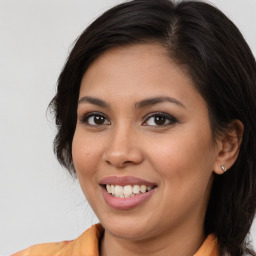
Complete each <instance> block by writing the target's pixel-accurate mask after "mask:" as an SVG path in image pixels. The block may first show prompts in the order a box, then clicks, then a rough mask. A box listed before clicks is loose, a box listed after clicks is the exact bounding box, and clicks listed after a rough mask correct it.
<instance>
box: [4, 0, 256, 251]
mask: <svg viewBox="0 0 256 256" xmlns="http://www.w3.org/2000/svg"><path fill="white" fill-rule="evenodd" d="M119 2H122V1H117V0H94V1H93V2H92V1H89V0H83V1H82V0H72V1H71V0H45V1H36V0H22V1H20V0H0V160H1V161H0V172H1V179H0V255H9V254H10V253H14V252H15V251H18V250H21V249H23V248H26V247H28V246H30V245H32V244H37V243H43V242H50V241H62V240H70V239H74V238H76V237H77V236H78V235H80V234H81V233H82V232H83V231H84V230H85V229H86V228H88V227H90V226H91V225H92V224H93V223H95V222H97V218H96V217H95V216H94V215H93V213H92V211H91V210H90V207H89V206H88V205H87V203H86V201H85V199H84V197H83V194H82V192H81V190H80V188H79V185H78V182H77V181H74V180H72V179H71V178H70V177H69V175H67V173H66V172H65V171H64V170H63V169H62V168H61V167H60V166H59V164H58V163H57V160H56V159H55V157H54V155H53V152H52V140H53V137H54V134H55V128H54V124H53V122H52V120H51V118H50V117H48V118H47V116H46V109H47V105H48V103H49V102H50V100H51V98H52V97H53V95H54V93H55V90H56V80H57V77H58V74H59V72H60V70H61V68H62V66H63V64H64V62H65V59H66V57H67V54H68V52H69V51H70V49H71V47H72V42H73V41H74V40H75V39H76V38H77V36H78V35H79V34H80V33H81V32H82V30H83V29H84V28H85V27H86V26H87V25H88V24H89V23H90V22H92V21H93V20H94V19H95V18H96V17H97V16H98V15H99V14H100V13H102V12H103V11H104V10H106V9H107V8H108V7H110V6H113V5H114V4H116V3H119ZM211 2H212V3H214V4H215V5H216V6H217V7H219V8H220V9H221V10H223V11H224V12H225V13H226V14H227V15H228V16H229V17H230V18H231V19H232V20H233V21H234V22H235V24H236V25H237V26H238V27H239V28H240V30H241V31H242V33H243V34H244V36H245V38H246V40H247V41H248V43H249V45H250V46H251V48H252V50H253V51H254V54H255V53H256V33H255V25H256V17H255V11H256V0H245V1H241V0H212V1H211ZM251 233H252V237H253V240H254V247H256V224H255V222H254V227H253V228H252V230H251Z"/></svg>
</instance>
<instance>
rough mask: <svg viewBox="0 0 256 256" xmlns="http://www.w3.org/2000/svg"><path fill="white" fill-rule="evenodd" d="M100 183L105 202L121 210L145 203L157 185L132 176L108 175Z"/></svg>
mask: <svg viewBox="0 0 256 256" xmlns="http://www.w3.org/2000/svg"><path fill="white" fill-rule="evenodd" d="M100 185H101V188H102V194H103V198H104V200H105V202H106V203H107V204H108V205H109V206H110V207H112V208H114V209H119V210H128V209H132V208H135V207H136V206H138V205H141V204H143V203H144V202H146V201H147V200H148V199H149V198H150V197H151V196H152V195H153V193H154V192H155V190H156V187H157V185H156V184H155V183H152V182H149V181H146V180H143V179H140V178H137V177H132V176H121V177H117V176H110V177H106V178H103V179H102V180H101V181H100ZM106 186H108V190H107V189H106ZM110 186H111V188H112V191H111V189H110ZM127 191H129V192H127ZM127 193H128V194H127Z"/></svg>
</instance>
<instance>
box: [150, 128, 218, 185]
mask: <svg viewBox="0 0 256 256" xmlns="http://www.w3.org/2000/svg"><path fill="white" fill-rule="evenodd" d="M151 145H153V143H152V142H151ZM154 145H155V146H154V147H151V149H152V148H153V151H152V152H149V153H150V154H151V161H152V164H153V165H154V168H155V170H157V171H158V172H159V174H160V175H161V176H162V179H163V181H164V182H165V183H172V186H176V185H177V188H179V189H178V190H180V189H182V187H184V186H185V184H186V185H191V186H192V185H194V186H195V185H196V184H197V185H199V184H198V183H202V184H203V183H207V179H209V177H210V176H211V172H212V168H213V164H214V159H215V156H214V146H213V142H212V138H211V133H209V132H207V133H206V132H205V133H204V132H202V131H200V130H198V131H194V132H193V130H192V129H190V132H182V135H180V136H179V135H177V134H176V135H175V136H170V138H169V139H165V140H163V141H161V142H160V143H154ZM173 183H174V184H173ZM202 184H201V185H202Z"/></svg>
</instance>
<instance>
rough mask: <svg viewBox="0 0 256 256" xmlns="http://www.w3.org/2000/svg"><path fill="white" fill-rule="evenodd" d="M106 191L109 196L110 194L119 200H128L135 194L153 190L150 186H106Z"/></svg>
mask: <svg viewBox="0 0 256 256" xmlns="http://www.w3.org/2000/svg"><path fill="white" fill-rule="evenodd" d="M106 189H107V191H108V193H109V194H112V196H114V197H119V198H129V197H134V196H135V195H137V194H141V193H146V192H148V191H150V190H152V189H153V187H152V186H146V185H134V186H132V185H126V186H120V185H110V184H107V185H106Z"/></svg>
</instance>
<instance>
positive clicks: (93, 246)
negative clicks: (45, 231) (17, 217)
mask: <svg viewBox="0 0 256 256" xmlns="http://www.w3.org/2000/svg"><path fill="white" fill-rule="evenodd" d="M102 234H103V227H102V226H101V224H96V225H93V226H92V227H91V228H89V229H87V230H86V231H85V232H84V233H83V234H82V235H80V236H79V237H78V238H77V239H75V240H72V241H63V242H59V243H45V244H38V245H34V246H31V247H29V248H27V249H25V250H23V251H20V252H17V253H15V254H13V255H11V256H39V255H40V256H60V255H61V256H77V255H79V256H87V255H90V256H94V255H95V256H97V255H98V248H99V240H100V237H101V236H102Z"/></svg>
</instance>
